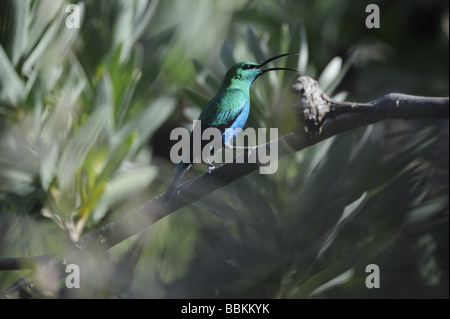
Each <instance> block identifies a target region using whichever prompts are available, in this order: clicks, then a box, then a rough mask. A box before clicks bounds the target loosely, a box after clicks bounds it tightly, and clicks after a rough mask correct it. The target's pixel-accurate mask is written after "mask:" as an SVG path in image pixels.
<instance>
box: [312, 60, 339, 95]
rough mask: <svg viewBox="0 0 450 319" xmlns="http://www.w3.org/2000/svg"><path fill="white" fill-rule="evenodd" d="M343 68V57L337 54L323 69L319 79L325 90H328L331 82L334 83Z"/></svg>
mask: <svg viewBox="0 0 450 319" xmlns="http://www.w3.org/2000/svg"><path fill="white" fill-rule="evenodd" d="M341 68H342V58H341V57H338V56H337V57H334V58H333V59H332V60H331V61H330V63H328V65H327V66H326V67H325V69H324V70H323V71H322V73H321V74H320V76H319V79H318V80H317V81H318V82H319V86H320V88H321V89H322V90H323V91H324V92H326V91H327V90H328V88H329V87H330V86H331V83H333V81H335V80H336V78H337V77H338V75H339V72H341Z"/></svg>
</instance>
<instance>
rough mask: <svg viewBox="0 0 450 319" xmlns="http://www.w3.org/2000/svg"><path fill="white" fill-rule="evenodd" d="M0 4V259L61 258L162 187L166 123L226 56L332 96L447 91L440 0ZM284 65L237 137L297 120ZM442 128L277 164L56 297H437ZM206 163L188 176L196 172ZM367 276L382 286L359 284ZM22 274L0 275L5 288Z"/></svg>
mask: <svg viewBox="0 0 450 319" xmlns="http://www.w3.org/2000/svg"><path fill="white" fill-rule="evenodd" d="M72 3H76V4H78V8H79V9H80V13H81V28H79V29H76V28H74V29H70V28H67V27H66V24H65V22H66V18H67V16H68V14H69V13H67V12H66V11H65V8H66V5H67V4H69V2H67V1H58V0H40V1H32V0H21V1H13V0H7V1H1V2H0V44H1V46H0V154H1V155H0V164H1V165H0V257H1V258H3V257H23V256H25V257H27V256H38V255H45V254H49V253H57V252H58V251H61V250H63V249H64V248H65V247H67V245H68V244H69V243H70V242H73V241H77V240H78V239H79V238H80V237H81V236H83V235H84V234H87V233H89V232H92V231H93V230H95V229H97V228H98V227H101V226H103V225H105V224H106V223H108V222H111V221H112V220H114V219H116V218H118V217H119V216H121V215H122V214H124V213H125V212H126V211H127V210H130V209H132V208H134V207H136V206H138V205H140V204H141V203H143V202H145V201H147V200H149V199H151V198H153V197H154V196H156V195H158V194H160V193H162V192H164V191H165V189H166V188H167V186H168V184H169V183H170V180H171V178H172V169H173V167H174V164H172V163H171V162H170V160H169V151H170V148H171V145H172V144H173V142H174V141H170V139H169V136H170V131H171V130H172V129H173V128H175V127H179V126H180V125H184V126H187V127H189V125H190V123H192V120H193V119H196V118H197V116H198V114H199V112H200V110H201V108H202V107H203V106H204V105H205V104H206V102H207V101H208V100H209V99H210V98H211V97H212V96H213V95H214V94H215V92H216V91H217V89H218V87H219V85H220V82H221V79H222V77H223V75H224V74H225V72H226V70H227V69H228V68H229V67H230V66H231V65H232V64H233V63H234V62H236V61H258V60H263V59H265V58H267V57H270V56H273V55H276V54H279V53H285V52H299V53H300V55H299V56H298V58H295V57H289V58H285V59H282V60H279V61H277V62H276V63H277V65H278V66H289V67H298V68H299V69H300V70H302V74H305V75H309V76H311V77H314V78H316V79H318V80H319V83H320V85H321V87H322V88H323V89H324V90H325V91H326V92H327V93H328V94H330V95H331V96H333V97H334V98H336V99H338V100H344V99H346V100H354V101H369V100H372V99H375V98H377V97H380V96H381V95H383V94H386V93H390V92H401V93H408V94H415V95H429V96H448V87H449V83H448V73H449V72H448V69H449V66H448V63H449V62H448V61H449V54H448V48H449V44H448V39H449V20H448V19H449V18H448V17H449V16H448V14H449V13H448V1H444V0H442V1H440V0H433V1H420V0H415V1H406V0H404V1H400V0H399V1H372V3H376V4H378V5H379V8H380V12H381V17H380V18H381V19H380V25H381V28H379V29H368V28H366V27H365V19H366V17H367V15H368V13H366V12H365V8H366V5H367V4H369V3H370V2H367V1H288V0H285V1H283V0H280V1H237V0H236V1H206V0H191V1H175V0H172V1H149V0H122V1H121V0H109V1H103V0H86V1H80V2H75V1H72ZM295 77H296V74H293V73H292V72H271V73H269V74H267V75H265V76H263V77H261V78H259V79H258V80H257V81H256V82H255V84H254V85H253V87H252V92H251V94H252V109H251V113H250V118H249V121H248V123H247V127H254V128H257V127H267V128H268V127H277V128H279V135H280V136H281V135H284V134H286V133H288V132H290V131H291V130H292V129H293V127H295V125H296V123H295V120H294V117H293V116H292V111H291V110H290V106H291V105H292V104H294V103H296V100H297V97H296V96H295V95H293V94H292V93H291V92H290V86H291V85H292V84H293V83H294V81H295ZM448 143H449V141H448V120H442V121H409V122H404V121H385V122H383V123H379V124H376V125H370V126H368V127H365V128H360V129H357V130H352V131H350V132H347V133H345V134H342V135H340V136H336V137H333V138H330V139H328V140H326V141H323V142H322V143H320V144H318V145H315V146H313V147H310V148H308V149H306V150H304V151H301V152H298V153H296V154H293V155H291V156H289V157H288V158H284V159H282V160H281V161H280V162H279V165H278V171H277V172H276V173H275V174H273V175H259V174H258V173H253V174H251V175H249V176H247V177H245V178H242V179H241V180H239V181H237V182H235V183H233V184H231V185H229V186H227V187H225V188H223V189H220V190H218V191H216V192H214V193H213V194H211V195H209V196H207V197H205V198H204V199H202V200H201V201H199V202H196V203H194V204H193V205H190V206H189V207H186V208H184V209H182V210H181V211H180V212H177V213H174V214H172V215H170V216H168V217H166V218H165V219H163V220H161V221H159V222H158V223H156V224H155V225H153V226H152V227H150V228H149V229H148V230H146V231H145V232H144V233H143V236H136V237H134V238H130V239H129V240H126V241H125V242H123V243H121V244H119V245H117V246H116V247H114V248H112V249H111V250H109V251H108V252H107V253H106V254H104V255H101V254H100V255H95V256H87V257H86V263H85V264H84V265H82V266H81V275H82V279H81V282H82V286H81V288H80V289H72V290H69V289H67V288H65V286H64V281H61V282H60V283H59V284H58V285H57V286H55V287H52V289H50V290H48V288H49V287H46V288H47V290H46V293H47V295H46V296H50V297H68V298H70V297H72V298H77V297H88V298H89V297H95V298H108V297H121V298H136V297H137V298H141V297H142V298H198V297H202V298H257V297H262V298H380V297H383V298H404V297H413V298H433V297H447V298H448V280H449V279H448V273H449V272H448V251H449V249H448V243H449V237H448V168H449V167H448V166H449V164H448V163H449V159H448ZM203 171H205V168H203V167H201V166H199V167H195V168H194V169H192V170H191V172H189V174H188V175H189V176H195V175H197V174H199V173H200V172H203ZM368 264H377V265H378V266H379V267H380V272H381V288H380V289H367V288H366V285H365V280H366V277H367V275H368V273H366V272H365V269H366V266H367V265H368ZM26 273H27V272H26V271H3V272H0V289H4V288H6V287H8V286H9V285H10V284H11V283H13V282H14V281H15V280H17V279H18V278H20V277H21V276H23V275H25V274H26Z"/></svg>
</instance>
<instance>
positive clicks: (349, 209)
mask: <svg viewBox="0 0 450 319" xmlns="http://www.w3.org/2000/svg"><path fill="white" fill-rule="evenodd" d="M366 198H367V192H364V193H363V194H362V195H361V197H360V198H358V199H357V200H356V201H354V202H353V203H351V204H349V205H348V206H346V207H345V208H344V211H343V213H342V216H341V218H340V219H339V221H338V222H337V223H336V225H335V226H334V227H333V229H332V230H331V231H330V232H329V234H328V236H327V238H326V239H325V241H324V243H323V244H322V247H321V248H320V250H319V252H318V254H317V257H316V259H318V258H319V257H320V256H322V254H323V253H324V252H325V251H326V250H327V249H328V248H329V247H330V245H331V244H332V243H333V241H334V240H335V238H336V237H337V235H338V233H339V231H340V230H341V229H342V228H343V227H344V226H345V224H346V223H348V222H349V221H350V219H351V218H353V217H354V215H355V214H356V213H357V212H358V211H360V209H361V207H362V206H363V204H364V202H365V199H366Z"/></svg>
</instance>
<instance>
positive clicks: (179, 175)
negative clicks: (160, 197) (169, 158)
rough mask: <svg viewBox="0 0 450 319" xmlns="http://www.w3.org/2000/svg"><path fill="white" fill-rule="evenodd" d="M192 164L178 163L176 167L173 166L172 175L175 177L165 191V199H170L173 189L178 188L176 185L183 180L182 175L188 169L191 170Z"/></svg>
mask: <svg viewBox="0 0 450 319" xmlns="http://www.w3.org/2000/svg"><path fill="white" fill-rule="evenodd" d="M191 166H192V164H190V163H187V164H186V163H183V162H179V163H178V164H177V166H175V168H174V170H173V171H174V173H175V176H174V177H173V179H172V182H171V183H170V185H169V188H168V189H167V191H166V194H167V199H169V198H170V197H172V195H173V193H174V191H175V188H176V187H177V186H178V183H179V182H180V180H181V179H182V178H183V176H184V174H185V173H186V172H187V171H188V169H189V168H191Z"/></svg>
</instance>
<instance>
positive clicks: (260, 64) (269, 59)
mask: <svg viewBox="0 0 450 319" xmlns="http://www.w3.org/2000/svg"><path fill="white" fill-rule="evenodd" d="M288 55H298V53H284V54H278V55H275V56H273V57H271V58H268V59H266V60H264V61H262V62H261V63H259V64H258V66H257V67H256V68H258V69H260V70H261V71H262V72H263V73H264V72H267V71H275V70H290V71H296V72H300V70H297V69H292V68H266V69H261V67H262V66H264V65H266V64H267V63H269V62H272V61H273V60H276V59H279V58H282V57H284V56H288Z"/></svg>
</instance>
